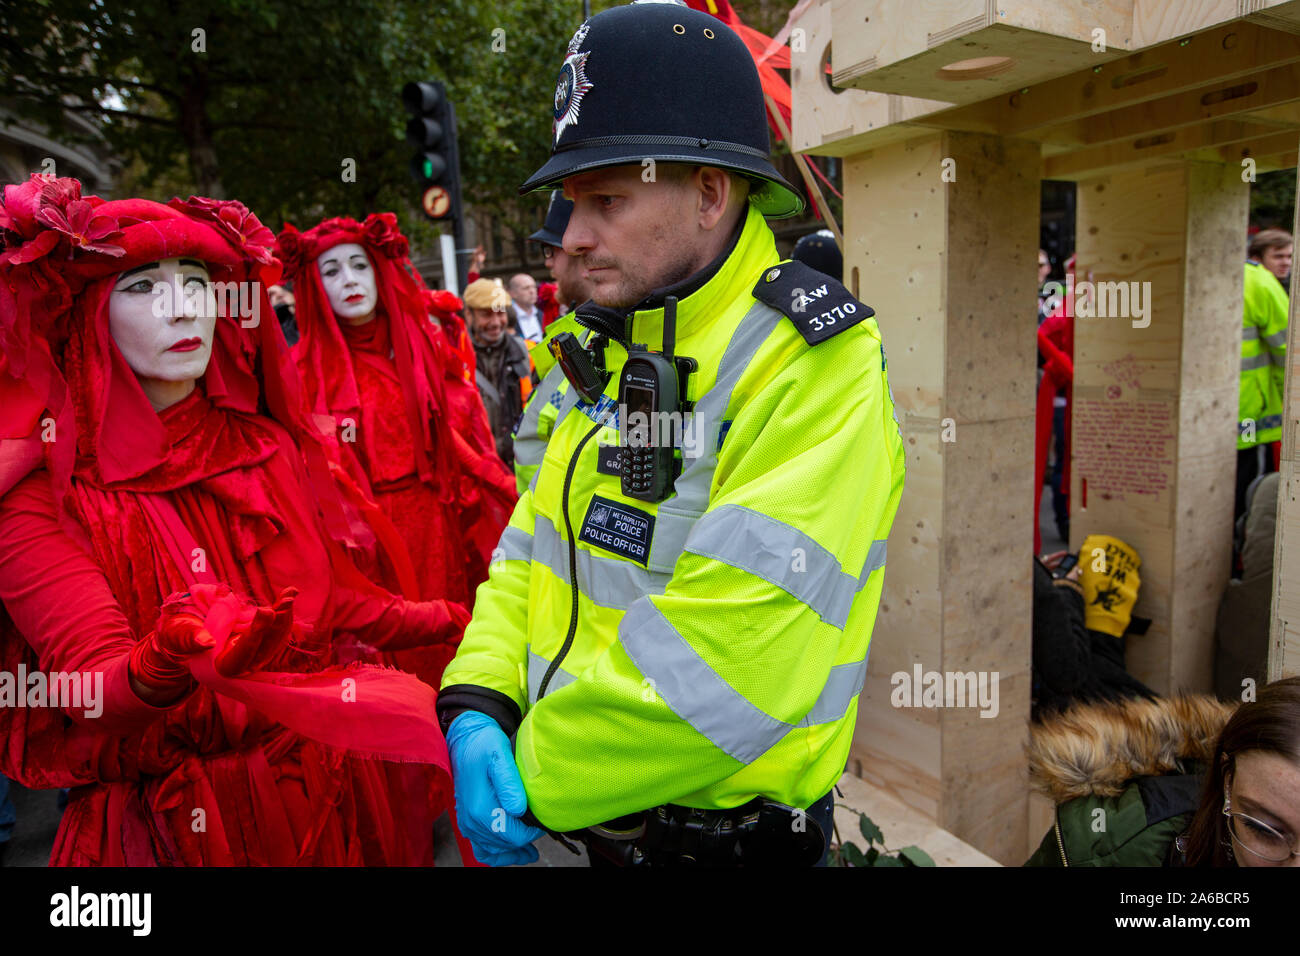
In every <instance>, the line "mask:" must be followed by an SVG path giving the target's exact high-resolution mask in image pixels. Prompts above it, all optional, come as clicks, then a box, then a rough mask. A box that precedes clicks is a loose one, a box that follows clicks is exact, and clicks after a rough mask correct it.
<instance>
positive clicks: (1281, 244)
mask: <svg viewBox="0 0 1300 956" xmlns="http://www.w3.org/2000/svg"><path fill="white" fill-rule="evenodd" d="M1292 246H1293V242H1292V239H1291V234H1290V233H1289V232H1286V231H1285V230H1283V229H1264V230H1261V231H1260V232H1258V233H1256V234H1255V235H1254V237H1252V238H1251V240H1250V246H1249V247H1248V253H1247V254H1248V256H1249V258H1248V259H1247V260H1246V274H1245V285H1244V291H1245V295H1244V302H1243V306H1242V313H1241V390H1240V404H1239V409H1238V416H1237V417H1238V419H1239V424H1238V429H1237V495H1236V507H1235V510H1234V512H1233V514H1234V515H1235V516H1237V517H1240V516H1241V515H1242V514H1244V513H1245V510H1246V489H1247V488H1249V487H1250V483H1251V482H1252V481H1253V480H1254V479H1255V478H1256V477H1257V476H1259V475H1263V474H1267V473H1268V472H1271V471H1276V470H1277V462H1276V460H1275V459H1274V455H1273V449H1272V448H1271V447H1269V446H1270V445H1272V444H1273V443H1275V442H1279V441H1280V440H1281V438H1282V401H1283V396H1284V391H1283V384H1284V381H1285V377H1286V338H1287V317H1288V313H1289V310H1290V306H1289V303H1288V300H1287V293H1286V289H1285V287H1284V286H1283V285H1282V281H1283V279H1285V278H1286V277H1287V276H1289V275H1290V272H1291V251H1292Z"/></svg>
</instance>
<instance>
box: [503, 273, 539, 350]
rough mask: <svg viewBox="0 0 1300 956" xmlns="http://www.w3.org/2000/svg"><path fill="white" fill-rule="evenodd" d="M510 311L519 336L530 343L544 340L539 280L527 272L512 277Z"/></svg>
mask: <svg viewBox="0 0 1300 956" xmlns="http://www.w3.org/2000/svg"><path fill="white" fill-rule="evenodd" d="M509 291H510V298H511V300H512V301H511V304H510V310H511V313H512V315H513V316H514V325H515V327H516V328H518V329H519V334H520V335H522V336H523V337H524V338H525V339H527V340H528V341H529V342H540V341H541V340H542V310H541V309H539V308H538V307H537V280H536V279H534V278H533V277H532V276H530V275H529V274H528V273H526V272H520V273H517V274H516V275H513V276H511V277H510V285H509Z"/></svg>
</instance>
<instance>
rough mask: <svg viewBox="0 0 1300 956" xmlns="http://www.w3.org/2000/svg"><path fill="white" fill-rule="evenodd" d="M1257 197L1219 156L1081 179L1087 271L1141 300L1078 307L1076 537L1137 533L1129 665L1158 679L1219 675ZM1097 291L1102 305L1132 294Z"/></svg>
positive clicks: (1203, 684)
mask: <svg viewBox="0 0 1300 956" xmlns="http://www.w3.org/2000/svg"><path fill="white" fill-rule="evenodd" d="M1248 200H1249V187H1248V185H1247V184H1246V183H1244V182H1242V180H1241V176H1240V171H1239V170H1238V169H1236V168H1233V167H1230V166H1225V165H1222V164H1207V163H1186V162H1178V163H1169V164H1164V165H1160V166H1154V167H1146V168H1141V167H1139V168H1136V169H1127V170H1124V171H1121V172H1117V173H1114V174H1111V175H1106V176H1100V177H1096V178H1092V179H1086V180H1082V181H1080V183H1079V193H1078V225H1077V230H1076V234H1077V236H1078V243H1077V257H1078V266H1077V268H1078V272H1079V276H1080V278H1083V277H1084V276H1087V277H1088V278H1089V279H1091V280H1093V281H1094V282H1095V283H1096V284H1097V288H1098V289H1099V290H1100V289H1101V288H1102V286H1101V283H1108V284H1110V285H1109V286H1108V288H1107V292H1108V293H1110V292H1111V291H1112V290H1118V288H1119V287H1127V289H1128V294H1129V295H1130V297H1131V301H1130V303H1129V309H1128V310H1126V311H1127V312H1128V313H1129V314H1125V315H1120V316H1115V315H1113V314H1112V315H1099V316H1097V317H1093V318H1084V317H1079V318H1076V319H1075V322H1074V395H1073V401H1074V434H1073V438H1074V449H1073V451H1074V458H1073V464H1072V468H1071V474H1072V478H1073V484H1072V487H1071V491H1070V493H1071V521H1070V547H1071V548H1072V549H1074V550H1078V548H1079V547H1080V546H1081V545H1082V544H1083V540H1084V537H1085V536H1086V535H1088V534H1090V533H1105V534H1112V535H1115V536H1117V537H1119V538H1121V539H1122V540H1124V541H1125V542H1127V543H1128V544H1130V545H1131V546H1133V547H1134V548H1136V549H1137V551H1138V554H1139V555H1140V556H1141V558H1142V568H1141V571H1140V575H1141V582H1142V584H1141V591H1140V594H1139V598H1138V604H1137V607H1136V608H1135V609H1134V613H1136V614H1139V615H1141V616H1143V617H1147V618H1150V619H1151V620H1152V626H1151V629H1150V631H1149V632H1148V633H1147V634H1145V635H1143V636H1141V637H1133V638H1130V639H1129V641H1128V668H1129V670H1130V671H1131V672H1132V673H1133V674H1134V675H1135V676H1136V677H1137V678H1138V679H1139V680H1141V681H1143V682H1144V683H1146V684H1147V685H1148V686H1150V687H1152V688H1153V689H1154V690H1156V691H1158V692H1161V693H1171V692H1176V691H1180V690H1187V691H1200V690H1205V689H1208V688H1209V687H1210V686H1211V685H1212V679H1213V673H1212V666H1213V659H1214V624H1215V615H1216V613H1217V611H1218V605H1219V600H1220V598H1221V596H1222V594H1223V589H1224V588H1225V587H1226V585H1227V581H1228V575H1229V572H1230V570H1231V568H1230V565H1231V548H1230V547H1226V548H1225V545H1230V543H1231V541H1232V503H1233V489H1234V474H1235V472H1234V467H1233V466H1234V464H1235V455H1236V435H1237V433H1236V423H1237V393H1238V367H1239V364H1240V362H1239V360H1240V354H1241V352H1240V342H1241V297H1242V268H1241V258H1242V254H1241V246H1242V242H1243V237H1244V235H1245V223H1246V219H1247V212H1248ZM1094 298H1095V299H1098V300H1100V302H1101V308H1099V309H1097V310H1096V311H1109V312H1114V311H1117V310H1116V309H1113V308H1110V306H1113V305H1119V304H1121V303H1120V302H1119V301H1118V298H1119V296H1118V295H1115V294H1105V295H1103V294H1100V293H1096V294H1094ZM1138 300H1140V301H1141V302H1142V305H1143V309H1144V310H1145V312H1146V314H1145V315H1143V316H1141V317H1135V314H1136V312H1137V310H1136V309H1135V308H1134V303H1135V302H1136V301H1138ZM1081 560H1087V555H1085V556H1084V557H1083V558H1082V559H1081Z"/></svg>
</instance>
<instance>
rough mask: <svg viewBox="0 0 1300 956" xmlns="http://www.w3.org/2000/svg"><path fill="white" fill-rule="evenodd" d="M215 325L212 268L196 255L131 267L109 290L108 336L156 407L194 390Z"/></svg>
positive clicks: (209, 350)
mask: <svg viewBox="0 0 1300 956" xmlns="http://www.w3.org/2000/svg"><path fill="white" fill-rule="evenodd" d="M178 290H179V294H177V291H178ZM216 325H217V303H216V297H215V296H214V295H213V291H212V286H211V285H210V284H209V282H208V270H207V267H206V266H205V265H204V264H203V263H201V262H198V261H197V260H194V259H163V260H162V261H161V262H151V263H149V264H148V265H146V266H141V267H140V268H137V269H130V270H128V271H126V272H123V273H122V274H121V275H119V276H118V277H117V279H116V280H114V282H113V288H112V290H111V291H110V292H109V296H108V331H109V334H110V335H112V337H113V341H114V343H116V345H117V350H118V351H119V352H121V353H122V357H123V358H124V359H126V364H127V365H129V366H130V367H131V371H133V372H135V375H136V378H138V379H139V380H140V387H141V388H142V389H143V390H144V393H145V395H146V396H147V397H148V398H149V401H150V402H151V403H152V404H153V407H154V408H155V409H157V410H161V409H163V408H166V407H168V406H169V405H173V404H175V403H176V402H178V401H180V400H181V399H182V398H184V397H185V396H186V395H188V394H189V393H190V392H191V391H193V390H194V382H195V380H196V379H198V378H200V377H201V376H202V375H203V373H204V372H206V371H207V368H208V360H209V359H210V358H211V357H212V336H213V332H214V331H215V329H216Z"/></svg>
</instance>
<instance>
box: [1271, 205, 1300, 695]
mask: <svg viewBox="0 0 1300 956" xmlns="http://www.w3.org/2000/svg"><path fill="white" fill-rule="evenodd" d="M1296 212H1297V215H1298V216H1300V185H1298V187H1297V193H1296ZM1297 229H1300V221H1298V222H1297V224H1296V225H1295V226H1294V227H1293V228H1292V233H1291V234H1292V235H1295V234H1296V230H1297ZM1297 300H1300V296H1292V297H1291V317H1290V321H1289V323H1288V324H1289V327H1290V328H1292V329H1294V328H1298V327H1300V326H1297V324H1296V309H1297V305H1296V303H1297ZM1286 358H1287V370H1286V406H1285V408H1284V409H1283V413H1282V460H1281V462H1280V465H1279V468H1278V471H1279V472H1281V481H1282V484H1281V487H1280V488H1279V489H1278V496H1277V535H1276V538H1275V539H1274V544H1273V625H1272V628H1271V630H1270V632H1269V650H1268V679H1269V680H1277V679H1278V678H1280V677H1291V676H1293V675H1296V674H1300V368H1297V364H1300V349H1296V348H1292V347H1290V346H1288V348H1287V350H1286Z"/></svg>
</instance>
